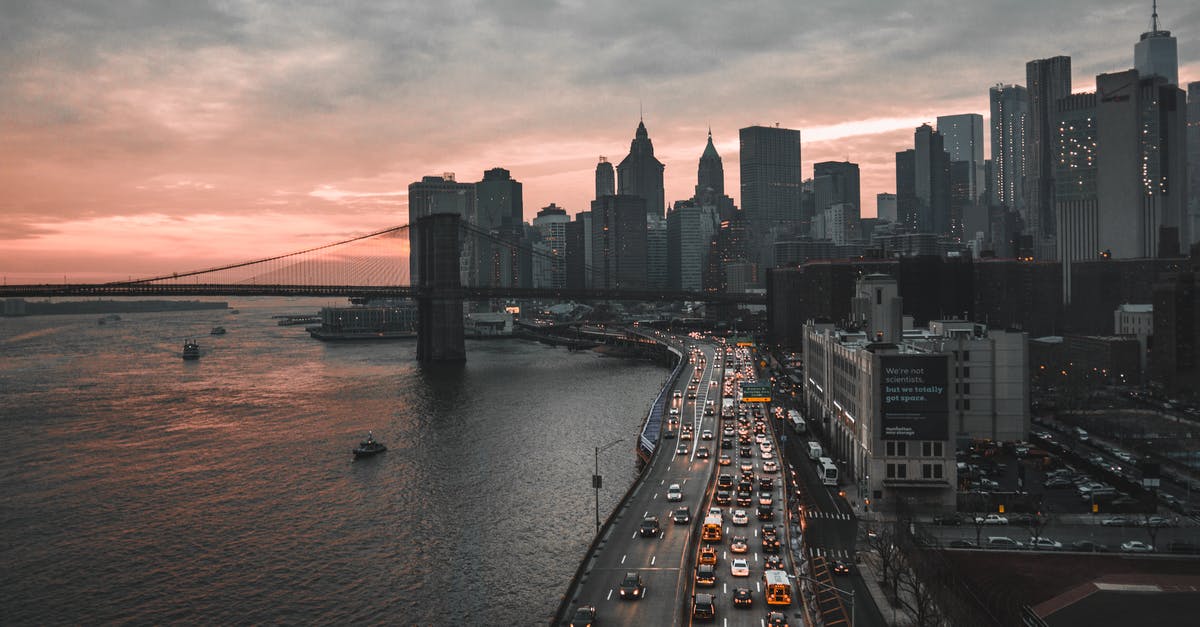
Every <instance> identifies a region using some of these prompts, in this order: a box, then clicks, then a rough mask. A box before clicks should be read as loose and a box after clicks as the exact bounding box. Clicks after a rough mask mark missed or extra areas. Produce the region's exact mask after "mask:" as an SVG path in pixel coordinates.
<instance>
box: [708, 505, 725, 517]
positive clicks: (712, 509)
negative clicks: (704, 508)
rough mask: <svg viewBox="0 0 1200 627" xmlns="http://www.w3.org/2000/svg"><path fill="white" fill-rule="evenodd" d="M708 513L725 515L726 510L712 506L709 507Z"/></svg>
mask: <svg viewBox="0 0 1200 627" xmlns="http://www.w3.org/2000/svg"><path fill="white" fill-rule="evenodd" d="M708 515H709V516H724V515H725V512H724V510H722V509H721V508H720V507H710V508H708Z"/></svg>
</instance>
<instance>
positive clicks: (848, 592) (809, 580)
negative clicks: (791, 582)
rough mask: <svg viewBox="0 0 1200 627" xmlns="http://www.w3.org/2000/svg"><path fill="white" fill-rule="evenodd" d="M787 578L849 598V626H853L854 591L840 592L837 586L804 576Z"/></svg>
mask: <svg viewBox="0 0 1200 627" xmlns="http://www.w3.org/2000/svg"><path fill="white" fill-rule="evenodd" d="M789 577H795V578H796V579H803V580H805V581H807V582H810V583H815V584H817V585H818V586H821V587H822V588H828V589H830V590H833V591H834V592H837V593H838V594H844V595H847V596H849V598H850V625H851V627H853V625H854V591H853V590H842V589H841V588H839V587H837V586H832V585H829V584H827V583H825V582H823V581H818V580H816V579H813V578H812V577H806V576H804V575H795V574H793V575H789Z"/></svg>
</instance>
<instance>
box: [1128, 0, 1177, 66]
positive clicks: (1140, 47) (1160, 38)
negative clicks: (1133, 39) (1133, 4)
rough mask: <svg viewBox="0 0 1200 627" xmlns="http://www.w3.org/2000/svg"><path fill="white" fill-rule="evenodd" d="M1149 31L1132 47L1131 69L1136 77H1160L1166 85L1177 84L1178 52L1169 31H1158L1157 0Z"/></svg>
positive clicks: (1156, 0)
mask: <svg viewBox="0 0 1200 627" xmlns="http://www.w3.org/2000/svg"><path fill="white" fill-rule="evenodd" d="M1153 7H1154V9H1153V14H1152V15H1151V16H1150V30H1149V31H1147V32H1145V33H1142V38H1141V39H1140V40H1139V41H1138V42H1137V43H1136V44H1134V45H1133V68H1134V69H1135V70H1137V72H1138V76H1141V77H1142V78H1150V77H1152V76H1160V77H1162V78H1164V79H1166V81H1167V84H1168V85H1178V84H1179V52H1178V49H1177V47H1176V44H1175V38H1174V37H1172V36H1171V31H1169V30H1159V29H1158V0H1155V1H1154V4H1153Z"/></svg>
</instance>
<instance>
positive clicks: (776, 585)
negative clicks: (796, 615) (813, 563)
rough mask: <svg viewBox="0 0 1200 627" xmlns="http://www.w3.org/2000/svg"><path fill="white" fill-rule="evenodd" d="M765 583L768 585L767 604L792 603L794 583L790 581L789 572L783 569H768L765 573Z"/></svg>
mask: <svg viewBox="0 0 1200 627" xmlns="http://www.w3.org/2000/svg"><path fill="white" fill-rule="evenodd" d="M763 583H764V584H765V587H766V594H765V596H766V597H767V605H791V604H792V584H791V583H790V582H789V581H788V576H787V573H785V572H784V571H782V570H768V571H766V572H765V573H763Z"/></svg>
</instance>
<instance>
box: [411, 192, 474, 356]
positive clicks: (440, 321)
mask: <svg viewBox="0 0 1200 627" xmlns="http://www.w3.org/2000/svg"><path fill="white" fill-rule="evenodd" d="M458 231H459V217H458V214H454V213H435V214H432V215H428V216H425V217H423V218H420V219H418V220H417V223H416V224H415V225H413V226H412V237H413V246H411V247H410V250H411V251H412V254H414V255H416V256H417V268H418V274H417V276H418V277H419V278H418V281H419V283H418V285H417V286H416V287H417V288H418V289H417V321H418V327H417V361H420V362H439V361H440V362H447V361H466V359H467V348H466V344H465V342H464V341H463V288H462V283H461V279H460V278H459V267H458V266H459V244H458Z"/></svg>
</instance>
